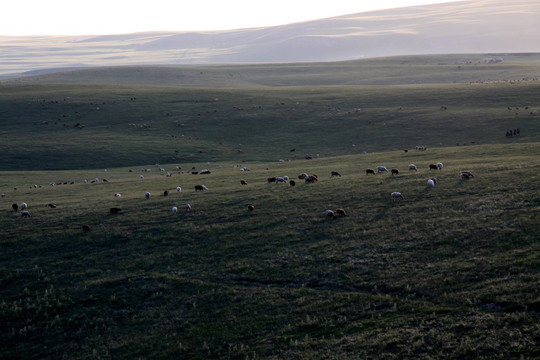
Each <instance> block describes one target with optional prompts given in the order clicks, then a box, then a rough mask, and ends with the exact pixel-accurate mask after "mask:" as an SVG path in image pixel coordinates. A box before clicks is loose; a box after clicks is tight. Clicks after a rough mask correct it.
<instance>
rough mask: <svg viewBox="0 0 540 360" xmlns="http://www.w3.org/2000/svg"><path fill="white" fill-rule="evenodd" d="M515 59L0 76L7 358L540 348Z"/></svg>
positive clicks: (534, 186)
mask: <svg viewBox="0 0 540 360" xmlns="http://www.w3.org/2000/svg"><path fill="white" fill-rule="evenodd" d="M512 59H513V60H512V61H511V60H510V59H509V58H505V61H504V62H503V63H502V64H496V65H494V64H484V63H481V62H479V61H480V60H479V59H477V58H475V59H472V58H471V57H470V56H468V55H455V56H450V57H436V56H435V57H434V56H432V57H427V56H418V57H402V58H387V59H372V60H366V61H358V62H346V63H333V64H279V65H256V66H255V65H253V66H247V65H246V66H217V67H200V68H199V67H197V68H195V67H194V68H189V69H181V68H176V69H173V68H153V67H144V68H140V67H133V68H112V69H97V70H96V69H91V70H86V71H81V72H73V73H62V74H51V75H47V76H43V77H41V76H40V77H36V78H21V79H17V81H10V82H9V83H8V82H2V83H1V84H0V137H1V138H2V141H1V142H0V153H1V154H2V156H1V157H0V193H2V194H4V195H5V196H3V197H1V198H0V230H1V234H2V236H1V237H0V248H1V249H2V251H1V252H0V358H2V359H60V358H66V359H110V358H114V359H157V358H159V359H162V358H164V359H169V358H170V359H207V358H212V359H318V358H326V359H358V358H366V359H369V358H373V359H375V358H376V359H434V358H444V359H460V360H461V359H510V358H512V359H513V358H520V359H538V358H539V357H540V348H539V346H538V340H539V338H538V334H540V326H539V324H540V319H539V315H538V314H539V292H538V289H539V288H540V281H539V279H540V276H539V265H540V262H539V258H538V254H539V253H540V252H539V250H540V249H539V242H538V239H540V225H539V224H540V196H539V192H538V189H539V184H540V175H538V174H539V173H540V160H539V159H540V145H539V136H538V134H539V130H540V128H539V125H538V124H539V119H538V115H532V114H531V112H533V111H534V110H537V109H538V108H540V104H539V103H538V98H537V94H538V92H539V90H540V88H539V83H538V80H537V79H538V69H540V67H539V66H538V61H537V57H536V56H533V55H531V56H524V55H519V56H515V57H512ZM201 72H202V74H201ZM179 79H181V81H180V80H179ZM157 85H159V86H157ZM443 105H444V106H446V107H447V109H446V110H443V108H442V106H443ZM508 107H510V108H511V109H510V110H509V109H508ZM76 124H81V125H84V128H83V129H79V128H77V127H75V125H76ZM514 128H520V129H521V134H520V135H519V136H514V137H512V138H506V137H505V132H506V130H508V129H514ZM417 145H425V146H427V147H428V150H427V151H416V150H414V148H415V146H417ZM292 149H295V151H291V150H292ZM404 149H409V151H408V152H404V151H403V150H404ZM306 155H310V156H312V157H313V160H305V159H304V157H305V156H306ZM280 160H282V161H280ZM438 161H441V162H443V163H444V168H443V169H442V170H440V171H430V170H429V169H428V165H429V164H431V163H435V162H438ZM156 163H159V164H161V165H158V166H156V165H155V164H156ZM410 163H414V164H416V165H417V166H418V169H419V171H418V172H411V171H409V170H407V167H408V165H409V164H410ZM378 165H384V166H386V167H387V168H389V169H390V168H398V169H399V170H400V171H401V173H400V175H398V176H391V175H389V174H378V175H375V176H373V175H369V176H368V175H366V174H365V169H366V168H375V167H376V166H378ZM159 167H162V168H164V169H165V172H161V171H160V170H159ZM242 167H248V168H249V171H244V172H241V171H240V168H242ZM192 168H195V169H196V170H202V169H205V168H207V169H210V170H211V171H212V173H211V174H209V175H192V174H191V171H192ZM146 169H151V171H150V172H147V171H146ZM332 170H337V171H339V172H340V173H341V174H342V176H341V177H333V178H332V177H331V176H330V172H331V171H332ZM462 170H471V171H472V172H473V173H474V174H475V178H474V179H472V180H469V181H466V180H462V179H460V177H459V172H460V171H462ZM166 172H170V173H171V174H172V176H171V177H167V176H165V173H166ZM303 172H306V173H308V174H312V173H316V174H319V181H318V182H317V183H315V184H305V183H304V182H303V181H300V180H298V179H297V178H296V177H297V175H298V174H300V173H303ZM141 175H143V178H140V176H141ZM284 175H287V176H289V177H291V179H295V180H296V181H297V185H296V186H294V187H292V186H290V185H288V184H269V183H267V180H266V179H267V178H268V177H269V176H284ZM431 176H436V177H437V179H438V184H437V186H436V187H435V188H432V189H431V188H428V186H427V183H426V181H427V179H428V178H429V177H431ZM94 178H99V179H100V180H102V179H103V178H105V179H107V180H108V181H107V182H103V181H99V182H98V183H90V182H88V183H85V182H84V180H85V179H87V180H91V179H94ZM240 179H245V180H246V181H247V182H248V185H246V186H242V185H240ZM71 182H73V184H70V183H71ZM51 183H54V184H56V185H55V186H50V184H51ZM198 184H204V185H206V186H207V187H208V188H209V191H205V192H195V191H194V186H195V185H198ZM177 186H181V187H182V189H183V191H182V192H181V193H180V194H179V193H177V192H176V187H177ZM164 190H169V191H170V194H169V195H168V196H163V195H162V194H163V191H164ZM146 191H149V192H151V194H152V195H151V196H150V199H148V200H146V199H145V197H144V193H145V192H146ZM393 191H400V192H402V193H403V195H404V197H405V199H404V200H403V201H393V200H392V199H391V198H390V193H391V192H393ZM115 193H120V194H121V195H122V196H121V197H120V198H116V197H114V194H115ZM23 201H24V202H26V203H28V204H29V211H30V213H31V217H30V218H22V217H21V216H20V214H19V213H18V212H15V211H13V210H12V209H11V205H12V204H13V203H16V204H20V203H21V202H23ZM188 203H189V204H191V206H192V211H191V212H189V213H187V212H185V211H184V206H185V205H186V204H188ZM48 204H56V205H57V207H56V208H50V207H49V206H48ZM248 204H253V205H254V206H255V210H254V211H253V212H250V211H248V210H247V205H248ZM172 206H177V207H178V208H179V213H178V214H176V215H172V214H171V208H172ZM111 207H119V208H122V209H123V211H122V213H121V214H116V215H112V214H110V213H109V209H110V208H111ZM336 208H343V209H345V210H346V212H347V213H348V216H347V217H343V218H336V219H331V218H328V217H326V216H325V210H326V209H333V210H335V209H336ZM83 224H88V225H89V226H91V228H92V231H91V232H89V233H84V232H83V230H82V225H83Z"/></svg>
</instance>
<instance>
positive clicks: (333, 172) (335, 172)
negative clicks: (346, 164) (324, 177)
mask: <svg viewBox="0 0 540 360" xmlns="http://www.w3.org/2000/svg"><path fill="white" fill-rule="evenodd" d="M330 176H339V177H341V174H340V173H339V172H337V171H332V173H331V175H330Z"/></svg>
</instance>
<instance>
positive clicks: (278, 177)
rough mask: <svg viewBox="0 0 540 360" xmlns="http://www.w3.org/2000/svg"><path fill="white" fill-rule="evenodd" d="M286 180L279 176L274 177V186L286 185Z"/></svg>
mask: <svg viewBox="0 0 540 360" xmlns="http://www.w3.org/2000/svg"><path fill="white" fill-rule="evenodd" d="M286 182H287V180H286V179H285V178H283V177H281V176H276V184H277V183H286Z"/></svg>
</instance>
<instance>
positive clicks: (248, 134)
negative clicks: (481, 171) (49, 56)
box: [0, 55, 540, 170]
mask: <svg viewBox="0 0 540 360" xmlns="http://www.w3.org/2000/svg"><path fill="white" fill-rule="evenodd" d="M466 58H467V57H466V56H465V55H463V56H461V57H459V60H460V61H461V62H463V67H470V69H468V70H458V69H457V65H456V63H455V62H451V63H441V61H442V59H441V58H439V57H434V58H428V57H405V58H399V59H392V58H389V59H379V61H378V62H376V61H373V60H370V61H366V63H364V62H351V63H347V64H346V65H345V64H341V65H342V68H340V67H339V66H338V65H339V64H331V65H329V66H328V68H327V69H326V70H325V71H326V72H325V71H323V70H322V69H323V68H324V67H323V65H321V64H312V65H311V66H309V65H288V66H287V65H272V66H270V65H269V66H268V67H267V68H266V69H264V68H263V67H262V66H239V67H235V68H234V69H233V67H227V66H224V67H212V68H206V70H204V71H203V75H202V76H205V80H204V81H206V83H207V86H208V87H200V86H190V84H191V83H190V81H187V82H186V83H183V82H181V81H180V82H178V83H177V85H176V86H172V85H171V86H149V85H144V84H145V82H146V81H149V82H150V83H151V84H154V81H150V80H149V79H152V78H155V79H158V80H160V79H175V78H176V76H177V75H178V71H183V72H190V74H191V75H193V76H195V75H196V74H199V72H200V71H199V70H202V69H198V70H197V71H194V70H193V69H191V70H190V69H183V70H178V69H176V70H175V69H174V68H173V69H163V68H162V69H146V70H144V69H142V70H141V72H142V74H139V72H138V70H137V69H135V68H119V69H116V75H115V76H114V75H112V74H114V73H115V69H101V70H96V69H94V70H88V71H89V72H90V74H91V76H90V78H95V79H101V80H99V81H105V79H107V78H108V79H109V81H110V83H109V84H103V83H102V84H84V85H81V84H77V83H76V82H77V81H78V82H82V83H85V82H86V81H87V80H89V77H88V76H87V74H86V72H84V71H78V72H68V73H62V74H60V75H55V76H53V75H51V78H50V81H52V82H54V81H65V78H66V77H69V76H71V82H72V83H71V84H66V83H48V82H46V81H41V80H39V79H34V82H33V83H32V82H30V83H27V84H16V83H3V84H1V85H0V113H1V114H2V117H1V123H2V127H1V128H0V136H1V137H2V139H3V141H2V143H1V144H0V151H1V153H2V158H1V159H0V169H2V170H24V169H27V170H31V169H51V170H52V169H84V168H104V167H123V166H136V165H138V164H147V163H155V162H159V163H171V162H178V163H183V162H197V161H198V162H203V161H210V162H215V161H226V160H234V161H243V160H245V161H276V160H279V159H287V158H296V157H299V158H303V157H304V156H305V155H306V154H309V155H311V156H314V155H316V154H319V155H320V156H325V157H327V156H338V155H352V154H361V153H363V152H368V153H369V152H379V151H389V150H396V149H409V148H411V147H414V146H416V145H425V146H428V147H430V148H431V147H441V146H443V147H448V146H455V145H456V144H459V145H460V146H462V145H463V144H467V145H470V144H472V143H475V144H499V143H512V142H514V143H515V142H534V141H537V140H538V134H539V123H540V122H539V121H538V119H539V116H540V115H538V114H536V115H532V113H533V112H534V111H537V112H538V110H540V104H539V102H538V97H537V96H536V94H538V93H539V92H540V82H539V81H538V79H539V78H540V70H539V69H540V65H539V64H540V62H539V61H538V56H532V55H531V56H522V57H519V56H516V57H515V62H514V63H508V64H481V65H478V64H474V63H473V64H466V63H465V59H466ZM454 60H456V61H457V60H458V59H457V58H456V59H454ZM340 69H341V70H340ZM421 69H424V73H423V75H422V76H420V74H421ZM100 71H101V75H99V74H100ZM207 71H208V72H209V73H210V74H208V75H205V74H206V72H207ZM230 71H234V73H235V74H237V75H238V74H239V75H242V76H243V78H244V79H246V80H245V81H246V83H245V84H243V85H238V84H237V83H236V82H235V81H229V82H226V83H225V84H224V83H222V82H221V80H220V79H222V78H223V77H227V74H229V73H230ZM355 71H356V72H357V75H355V76H356V77H355V78H351V79H352V80H351V81H350V82H349V83H344V81H343V79H345V78H346V77H347V76H348V75H350V74H352V73H354V72H355ZM461 71H462V72H463V73H464V74H469V75H470V74H472V73H475V74H476V75H475V76H476V80H477V81H475V82H473V83H463V82H461V80H460V81H459V82H457V83H454V81H456V76H457V75H456V73H460V72H461ZM398 73H399V74H401V75H400V76H396V75H395V74H398ZM138 74H139V75H138ZM293 74H295V75H293ZM191 75H190V76H191ZM364 75H365V76H366V78H367V79H368V81H370V80H372V81H373V82H374V83H378V82H380V83H384V84H386V85H362V84H355V80H354V79H358V78H361V77H362V76H364ZM469 75H465V77H468V76H469ZM384 76H385V77H384ZM459 76H461V75H459ZM233 77H234V76H233ZM318 77H319V78H320V77H323V78H325V80H324V81H321V82H319V81H313V82H310V79H312V78H313V79H317V78H318ZM263 78H264V80H261V79H263ZM376 78H377V79H379V80H378V81H377V80H375V79H376ZM122 79H127V80H122ZM130 79H131V80H130ZM247 79H251V80H250V81H251V82H248V80H247ZM254 79H255V80H254ZM332 79H333V82H332V81H331V80H332ZM381 79H383V80H381ZM412 79H418V82H419V83H415V84H411V83H410V82H411V80H412ZM28 81H29V80H28ZM117 81H118V82H120V83H121V82H122V81H123V82H125V83H126V84H122V85H111V83H115V82H117ZM130 81H132V82H137V81H139V82H140V84H139V85H136V84H134V83H129V82H130ZM204 81H203V82H204ZM428 81H438V82H439V83H429V84H425V82H428ZM164 82H165V83H168V84H172V83H173V82H174V81H172V82H171V81H169V82H167V81H165V80H164ZM248 83H249V84H250V86H251V87H247V88H246V87H245V85H246V84H248ZM293 83H294V84H297V85H295V86H291V84H293ZM261 84H272V86H270V85H261ZM321 84H322V85H321ZM182 85H183V86H182ZM223 85H227V86H231V87H229V88H223V87H221V86H223ZM442 106H445V109H446V110H443V109H442V108H441V107H442ZM80 125H82V126H84V128H83V129H80V128H79V127H80ZM516 128H520V129H521V130H522V131H521V135H520V136H519V137H514V138H512V139H507V138H505V134H506V130H508V129H516ZM240 144H241V145H240ZM293 148H294V149H296V152H295V153H290V152H289V150H290V149H293Z"/></svg>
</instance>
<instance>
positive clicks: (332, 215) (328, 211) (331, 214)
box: [326, 210, 336, 219]
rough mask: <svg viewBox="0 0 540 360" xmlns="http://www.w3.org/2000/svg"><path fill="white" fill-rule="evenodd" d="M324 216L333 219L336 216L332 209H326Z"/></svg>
mask: <svg viewBox="0 0 540 360" xmlns="http://www.w3.org/2000/svg"><path fill="white" fill-rule="evenodd" d="M326 216H328V217H331V218H333V219H335V218H336V214H335V213H334V211H333V210H326Z"/></svg>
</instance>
